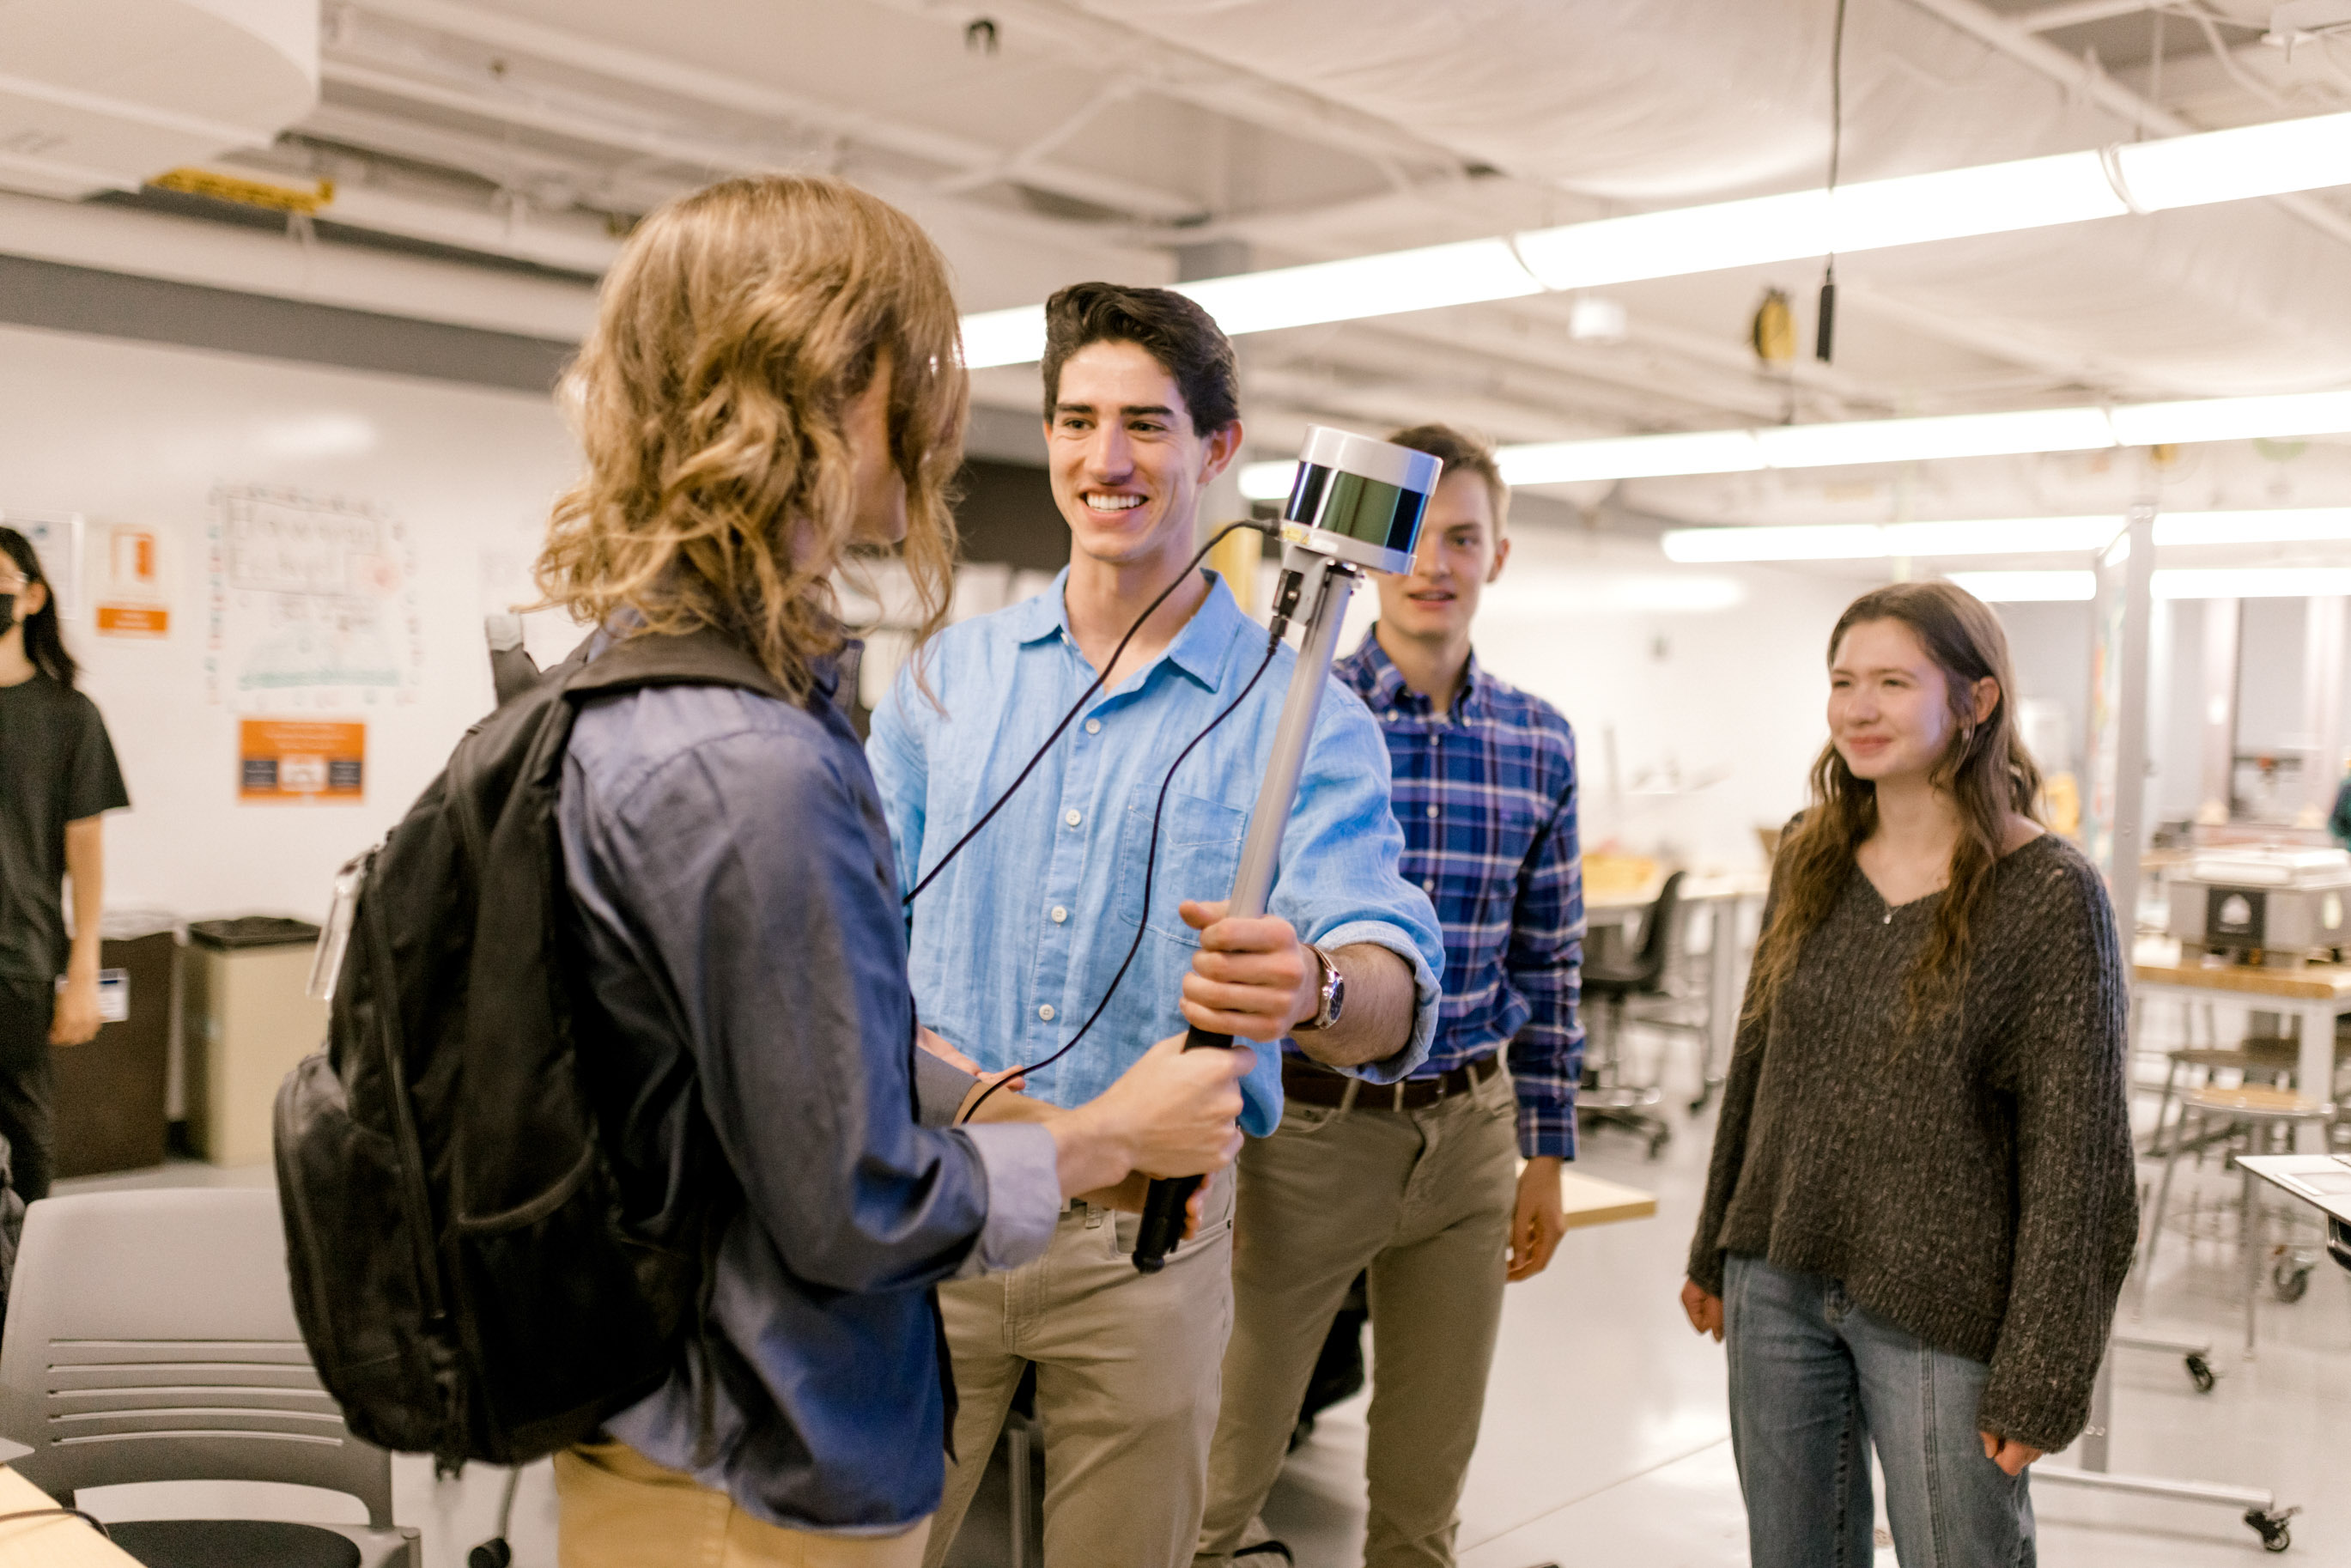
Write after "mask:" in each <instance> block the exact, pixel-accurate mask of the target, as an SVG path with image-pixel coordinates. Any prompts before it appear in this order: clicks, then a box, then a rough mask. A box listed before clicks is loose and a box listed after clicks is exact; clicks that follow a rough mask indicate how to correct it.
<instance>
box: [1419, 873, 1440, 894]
mask: <svg viewBox="0 0 2351 1568" xmlns="http://www.w3.org/2000/svg"><path fill="white" fill-rule="evenodd" d="M1420 891H1421V892H1423V893H1435V892H1436V891H1437V879H1436V878H1435V877H1433V876H1432V877H1430V878H1429V879H1428V880H1427V881H1426V882H1424V883H1421V884H1420Z"/></svg>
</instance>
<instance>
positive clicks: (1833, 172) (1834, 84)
mask: <svg viewBox="0 0 2351 1568" xmlns="http://www.w3.org/2000/svg"><path fill="white" fill-rule="evenodd" d="M1844 7H1845V0H1837V4H1836V31H1835V32H1834V33H1833V34H1832V35H1830V37H1829V197H1830V202H1829V213H1830V217H1829V240H1830V246H1831V248H1830V250H1829V258H1828V267H1827V270H1826V271H1824V272H1823V273H1822V275H1821V308H1820V319H1819V321H1818V323H1817V324H1816V330H1815V331H1814V333H1813V358H1814V359H1815V360H1818V361H1820V362H1821V363H1823V364H1824V365H1825V364H1827V363H1828V362H1829V361H1830V358H1831V356H1832V354H1833V353H1834V350H1835V348H1836V250H1835V248H1834V246H1835V240H1836V217H1835V213H1836V202H1835V197H1836V188H1837V172H1838V170H1839V168H1840V167H1841V166H1842V164H1843V162H1844Z"/></svg>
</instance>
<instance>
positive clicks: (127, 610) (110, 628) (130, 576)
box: [93, 523, 172, 637]
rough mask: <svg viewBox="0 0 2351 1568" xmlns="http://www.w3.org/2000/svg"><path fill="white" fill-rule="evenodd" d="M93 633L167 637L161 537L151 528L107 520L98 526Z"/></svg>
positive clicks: (168, 622) (169, 630)
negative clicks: (95, 626) (99, 553)
mask: <svg viewBox="0 0 2351 1568" xmlns="http://www.w3.org/2000/svg"><path fill="white" fill-rule="evenodd" d="M97 543H98V546H99V550H100V551H101V552H102V553H101V555H100V557H99V568H98V570H97V571H96V572H95V573H94V574H93V575H94V576H95V577H96V578H97V586H98V613H97V615H96V616H95V618H94V619H95V620H96V622H97V623H98V634H99V636H101V637H168V636H170V635H171V634H172V609H171V603H170V601H169V598H168V597H167V595H166V594H165V592H164V587H163V539H162V535H161V534H160V533H158V532H157V531H156V530H155V529H153V528H141V527H140V526H138V525H136V524H132V523H109V524H106V525H105V526H103V527H102V528H99V530H98V540H97Z"/></svg>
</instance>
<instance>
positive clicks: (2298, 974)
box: [2131, 959, 2351, 1002]
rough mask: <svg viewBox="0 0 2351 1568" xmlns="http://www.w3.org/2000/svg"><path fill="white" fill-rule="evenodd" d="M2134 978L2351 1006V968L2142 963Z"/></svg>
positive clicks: (2144, 982) (2134, 968)
mask: <svg viewBox="0 0 2351 1568" xmlns="http://www.w3.org/2000/svg"><path fill="white" fill-rule="evenodd" d="M2131 974H2132V977H2134V978H2136V979H2137V981H2138V982H2139V984H2141V985H2145V986H2184V987H2189V988H2193V989H2196V990H2200V991H2235V992H2239V993H2241V994H2242V995H2246V996H2255V997H2271V998H2275V999H2277V1000H2280V1001H2294V1002H2351V964H2304V966H2302V967H2300V968H2296V969H2273V968H2269V967H2255V966H2253V965H2251V964H2226V965H2221V964H2215V965H2212V966H2210V967H2207V966H2205V965H2203V964H2201V963H2187V964H2183V963H2180V962H2179V961H2178V960H2177V959H2174V960H2172V961H2170V962H2168V963H2167V962H2156V963H2146V962H2140V963H2136V964H2133V965H2132V966H2131Z"/></svg>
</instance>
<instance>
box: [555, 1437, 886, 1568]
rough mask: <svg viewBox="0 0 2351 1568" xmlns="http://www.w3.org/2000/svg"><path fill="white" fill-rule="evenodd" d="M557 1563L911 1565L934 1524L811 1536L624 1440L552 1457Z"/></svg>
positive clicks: (594, 1567) (587, 1567)
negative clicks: (759, 1514)
mask: <svg viewBox="0 0 2351 1568" xmlns="http://www.w3.org/2000/svg"><path fill="white" fill-rule="evenodd" d="M555 1508H556V1561H557V1563H559V1564H560V1565H561V1568H914V1565H915V1564H916V1563H920V1562H921V1561H922V1560H923V1542H924V1540H925V1538H926V1537H927V1536H928V1535H929V1534H930V1528H931V1527H930V1521H928V1520H925V1521H923V1522H922V1523H920V1524H917V1525H915V1526H914V1528H913V1529H912V1530H909V1531H904V1532H903V1533H901V1534H897V1535H888V1536H847V1535H813V1534H810V1533H809V1532H808V1531H799V1530H786V1529H784V1528H782V1527H781V1526H779V1525H773V1524H769V1523H768V1522H767V1521H765V1520H758V1519H754V1518H752V1517H751V1516H750V1515H749V1514H747V1513H745V1512H744V1511H742V1510H741V1509H739V1508H737V1507H736V1506H735V1501H734V1500H733V1499H732V1498H730V1497H728V1496H727V1495H726V1493H725V1492H723V1491H714V1490H711V1489H710V1488H708V1487H706V1486H704V1485H702V1484H701V1483H700V1482H699V1481H696V1480H695V1479H694V1478H693V1477H692V1476H689V1475H686V1474H684V1473H683V1472H681V1471H678V1470H673V1469H668V1468H667V1467H665V1466H663V1465H657V1464H655V1463H653V1461H652V1460H651V1459H649V1458H645V1457H644V1456H643V1454H641V1453H639V1452H637V1451H636V1450H635V1449H634V1448H631V1447H629V1446H628V1445H627V1444H626V1443H587V1444H582V1445H581V1446H580V1447H579V1448H567V1449H565V1450H564V1451H563V1452H561V1453H559V1454H558V1455H556V1456H555Z"/></svg>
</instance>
